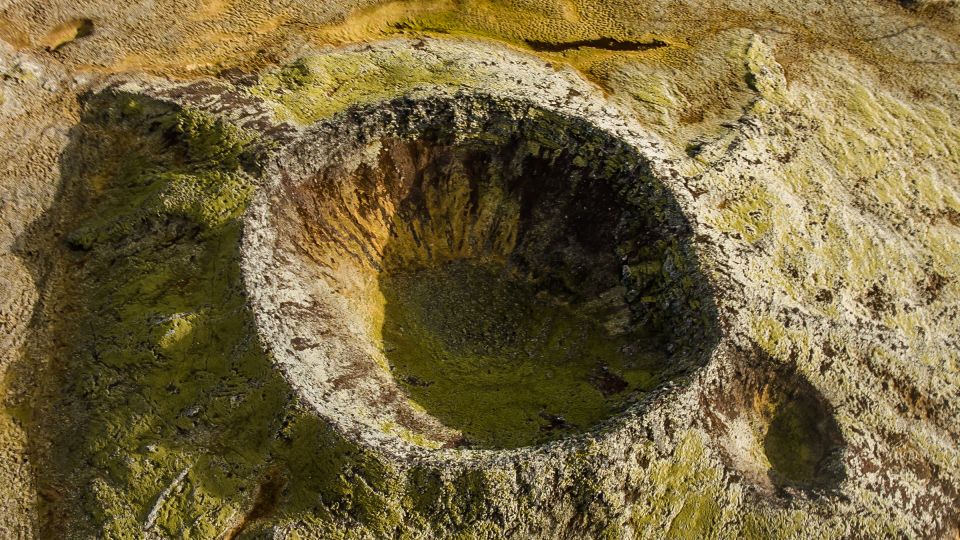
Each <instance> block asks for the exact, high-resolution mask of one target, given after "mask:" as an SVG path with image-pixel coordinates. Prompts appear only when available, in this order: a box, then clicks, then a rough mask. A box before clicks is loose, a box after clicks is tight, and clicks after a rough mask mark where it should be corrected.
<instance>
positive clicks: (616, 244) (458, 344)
mask: <svg viewBox="0 0 960 540" xmlns="http://www.w3.org/2000/svg"><path fill="white" fill-rule="evenodd" d="M455 135H459V136H458V137H457V138H455V137H454V136H455ZM378 159H379V161H378V164H377V165H376V166H375V167H371V166H367V165H362V166H360V167H359V168H358V169H357V171H356V172H355V174H356V179H355V182H356V185H357V186H358V187H359V190H360V192H361V193H367V192H372V191H376V190H377V189H379V188H372V187H370V186H380V185H385V186H386V191H387V192H388V193H390V194H391V196H392V197H393V198H394V202H392V204H393V205H394V207H395V212H394V213H393V215H392V224H391V226H390V235H389V240H388V242H387V243H386V245H385V247H384V248H383V255H382V259H381V261H380V265H379V273H378V276H377V284H378V287H379V289H380V292H381V293H382V295H383V298H384V301H385V305H384V315H383V324H382V327H381V328H380V332H381V337H382V351H383V353H384V357H385V358H386V360H387V362H388V364H389V368H390V370H391V372H392V374H393V376H394V378H395V379H396V380H397V381H398V382H399V384H400V385H401V387H402V388H403V389H404V390H405V391H406V393H407V394H408V395H409V397H410V399H411V400H412V401H414V402H415V404H417V405H419V406H421V407H423V408H424V409H426V411H427V412H428V413H430V414H431V415H433V416H434V417H435V418H437V419H438V420H440V421H441V422H442V423H444V424H445V425H446V426H448V427H451V428H454V429H456V430H459V431H460V432H461V433H462V439H461V440H460V441H459V444H460V445H466V446H474V447H486V448H512V447H520V446H527V445H533V444H539V443H543V442H546V441H549V440H553V439H557V438H560V437H564V436H567V435H570V434H572V433H577V432H582V431H586V430H589V429H591V428H594V427H596V426H598V425H599V424H601V423H602V422H604V421H605V420H606V419H608V418H609V417H611V416H615V415H616V414H618V413H620V412H623V411H624V410H626V409H628V408H630V407H631V406H632V405H634V404H637V403H639V402H641V401H642V400H643V398H644V397H645V396H646V395H648V394H649V393H650V392H651V391H652V390H654V389H656V388H657V387H659V386H660V385H662V384H663V383H665V382H666V381H669V380H674V379H678V378H682V377H683V376H685V375H686V374H688V373H690V372H691V370H692V369H694V368H696V367H698V366H701V365H703V364H704V363H705V362H706V360H707V359H708V358H709V353H710V351H711V350H712V349H713V347H714V345H715V343H716V336H717V330H716V328H715V322H714V321H715V315H714V305H713V298H712V296H711V293H710V289H709V286H708V284H707V280H706V279H705V278H704V276H702V275H701V274H700V270H699V265H698V263H697V260H696V256H695V254H694V252H693V250H692V248H691V246H690V235H691V229H690V226H689V224H688V223H687V221H686V220H685V219H684V218H683V214H682V213H681V211H680V209H679V207H678V205H677V203H676V201H675V200H674V199H673V197H672V196H671V194H670V192H669V190H668V189H667V188H666V187H665V186H663V185H662V184H661V183H660V182H659V181H658V180H656V179H655V178H654V177H653V176H652V175H651V174H650V172H649V170H648V168H647V167H646V164H645V163H646V162H645V160H644V159H643V158H642V157H641V156H639V155H638V154H637V153H636V152H635V151H634V150H633V149H631V148H630V147H629V146H628V145H626V144H624V143H623V142H621V141H618V140H616V139H614V138H613V137H611V136H610V135H607V134H605V133H603V132H601V131H600V130H598V129H597V128H595V127H593V126H590V125H589V124H587V123H586V122H583V121H580V120H574V119H569V118H564V117H561V116H558V115H555V114H551V113H546V112H543V111H534V113H532V114H530V115H529V116H528V117H527V118H525V119H523V120H522V121H520V122H517V121H516V120H515V119H507V118H497V117H496V116H495V115H494V116H492V119H491V120H490V124H489V125H487V126H485V127H484V129H483V130H482V131H481V132H479V133H468V134H464V133H460V134H455V133H453V132H452V131H451V130H443V129H437V130H433V131H430V132H429V133H426V134H424V135H422V136H420V137H419V138H417V139H415V140H414V139H405V138H392V139H387V140H384V141H382V149H381V151H380V155H379V158H378ZM375 169H378V170H375ZM365 186H366V187H365ZM361 200H366V198H365V197H364V196H363V195H361Z"/></svg>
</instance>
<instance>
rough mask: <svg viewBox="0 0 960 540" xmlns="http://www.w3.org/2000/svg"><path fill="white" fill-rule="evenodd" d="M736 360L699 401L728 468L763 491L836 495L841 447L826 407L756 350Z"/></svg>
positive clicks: (790, 370)
mask: <svg viewBox="0 0 960 540" xmlns="http://www.w3.org/2000/svg"><path fill="white" fill-rule="evenodd" d="M736 356H737V357H738V361H737V362H730V363H729V364H727V365H726V368H725V371H724V372H723V373H722V374H721V375H720V376H719V378H718V381H717V382H716V386H715V387H713V388H712V389H711V390H710V391H709V392H708V393H706V394H705V396H704V399H703V406H704V408H705V410H707V411H709V412H708V417H709V422H708V424H709V426H710V429H711V431H713V432H714V433H715V435H716V438H717V440H718V441H719V442H721V446H722V448H723V451H724V452H723V454H724V455H725V456H726V458H727V460H728V463H729V465H730V466H732V467H733V468H734V469H736V470H738V471H740V472H741V473H742V474H743V476H745V477H746V478H747V479H748V480H751V482H752V483H753V484H754V485H755V486H757V487H758V488H759V489H760V490H761V491H774V492H777V493H779V494H781V495H787V494H789V493H790V492H791V491H794V490H803V491H813V492H823V491H829V490H832V489H835V488H837V487H838V486H839V485H840V483H841V482H842V481H843V479H844V478H845V476H846V473H845V469H844V465H843V454H844V448H845V447H846V442H845V440H844V438H843V435H842V433H841V431H840V427H839V425H838V424H837V421H836V419H835V418H834V414H833V409H832V407H831V406H830V404H829V402H827V400H826V399H825V398H824V396H823V395H822V394H821V393H820V391H819V390H817V389H816V388H815V387H814V386H813V385H812V384H811V383H810V381H808V380H807V378H806V377H804V376H803V375H802V374H801V373H800V372H798V371H797V370H796V368H795V367H794V366H792V365H787V364H783V363H780V362H777V361H775V360H774V359H773V358H771V357H770V356H769V355H768V354H767V353H766V352H764V351H763V350H761V349H760V348H759V347H756V346H754V347H753V348H752V350H750V351H739V352H738V353H737V354H736ZM761 456H762V457H761Z"/></svg>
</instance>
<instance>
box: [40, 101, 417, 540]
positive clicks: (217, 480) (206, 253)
mask: <svg viewBox="0 0 960 540" xmlns="http://www.w3.org/2000/svg"><path fill="white" fill-rule="evenodd" d="M84 121H85V123H84V124H83V129H82V134H83V136H82V137H79V138H78V139H77V140H75V141H74V143H73V144H75V145H76V147H75V148H74V149H73V150H72V152H68V154H67V156H68V157H67V158H66V159H76V160H77V162H76V163H70V164H69V165H68V167H70V168H71V170H75V171H76V176H74V177H73V178H72V182H73V183H72V184H71V185H70V186H69V187H68V188H67V189H66V190H65V195H64V196H63V198H62V200H61V201H60V202H59V203H58V208H57V209H56V210H57V211H58V212H62V215H63V216H64V218H65V226H66V227H67V228H68V229H72V233H70V234H69V235H68V241H67V244H68V245H69V246H71V247H72V248H73V251H72V253H71V254H69V255H68V257H67V260H69V261H70V262H69V264H68V266H67V271H66V273H65V274H64V278H63V280H64V281H63V283H62V284H61V285H60V290H62V294H61V296H62V298H61V300H62V301H60V302H58V305H59V306H62V310H63V311H62V314H63V315H62V317H61V318H60V319H59V322H58V323H57V327H56V328H54V331H55V333H56V335H58V336H62V337H63V338H64V339H66V340H67V343H68V348H67V355H66V357H65V358H68V359H69V361H65V362H63V363H61V364H59V365H57V367H56V370H55V372H54V373H52V374H51V375H50V377H51V381H52V384H51V392H52V394H51V395H50V396H48V399H50V400H52V402H53V403H55V406H54V407H55V410H56V411H58V413H57V414H56V415H50V416H48V417H46V418H41V419H38V422H40V424H39V425H37V426H36V428H37V431H35V432H38V433H45V434H46V436H47V437H49V438H50V440H51V448H52V449H53V450H52V453H51V454H50V455H49V456H46V457H45V458H44V459H43V460H41V463H42V468H41V473H42V474H41V478H43V480H42V481H41V484H43V485H50V486H56V487H55V488H54V487H51V488H50V489H52V490H56V491H57V492H59V493H60V496H59V497H58V498H53V499H50V500H45V502H44V506H45V507H46V508H45V510H44V512H45V515H51V516H53V515H56V516H58V518H57V521H56V523H57V524H59V523H61V522H64V521H65V522H67V523H70V524H71V525H70V526H71V528H72V529H74V530H80V531H87V532H89V533H90V535H91V536H96V535H101V534H102V535H106V536H109V537H116V538H133V537H137V538H139V537H141V536H142V534H141V532H140V531H142V530H144V529H150V530H151V531H152V532H153V533H155V534H158V535H160V536H163V537H174V536H187V537H204V538H208V537H215V536H216V535H218V534H220V533H221V532H222V531H225V530H228V529H230V528H231V527H234V526H237V524H238V523H241V522H242V517H243V516H244V515H245V514H246V513H247V512H248V511H249V510H250V505H251V503H252V498H253V496H254V494H255V493H256V492H257V491H258V486H259V485H260V483H261V482H262V477H263V472H264V471H266V470H268V469H269V470H274V469H276V470H280V471H281V474H282V476H283V478H285V486H286V487H285V489H284V490H282V492H281V493H279V494H278V497H279V500H277V501H273V502H272V504H273V506H272V508H273V509H272V510H271V512H270V513H269V515H265V516H263V517H261V518H260V522H261V523H260V524H261V525H262V524H263V523H262V522H270V521H271V520H272V521H273V522H282V521H289V520H297V519H311V520H318V521H319V522H321V523H322V522H324V521H330V522H332V521H333V519H332V518H331V516H333V515H335V514H340V515H344V514H345V515H349V516H352V517H353V518H354V519H355V520H356V521H357V522H358V523H362V524H363V526H364V527H366V528H369V530H371V531H376V535H378V536H380V535H385V534H387V532H388V531H391V530H392V529H393V528H395V526H396V524H397V521H398V518H397V514H396V512H395V511H393V510H391V508H393V507H395V506H396V505H394V504H392V503H391V502H390V501H389V500H387V499H385V497H388V496H391V495H390V494H391V493H395V491H396V489H395V487H394V485H395V484H396V482H395V481H393V482H392V481H391V474H392V473H391V472H390V471H388V470H385V469H383V467H382V465H380V464H379V463H378V462H377V461H376V460H373V459H372V458H370V457H369V456H365V455H363V454H362V453H361V452H358V451H357V450H356V448H354V447H353V446H352V445H349V444H347V443H345V442H344V441H342V440H340V439H339V438H338V437H336V436H335V435H334V434H333V433H332V432H331V431H329V429H328V428H325V427H324V426H322V424H321V423H320V421H319V419H317V418H315V417H313V416H311V415H310V414H309V413H307V412H305V411H303V410H301V408H300V407H299V406H298V405H297V404H296V402H295V401H294V400H293V398H292V396H291V393H290V390H289V388H288V386H287V384H286V382H285V381H283V379H282V378H281V377H280V376H279V375H278V374H277V373H276V372H275V370H274V369H273V366H272V365H271V362H270V359H269V358H268V357H267V355H266V354H265V353H264V351H263V350H262V349H261V347H260V345H259V343H258V341H257V339H256V334H255V331H254V328H253V321H252V317H251V314H250V312H249V310H248V308H247V306H246V302H245V298H244V295H243V292H242V291H243V286H242V283H241V278H240V270H239V264H238V261H239V253H238V247H239V238H240V223H239V220H238V217H239V216H240V214H241V213H242V212H243V210H244V208H245V207H246V204H247V202H248V200H249V195H250V193H251V192H252V189H253V187H252V184H251V182H250V178H251V174H255V173H256V162H255V156H256V151H257V150H256V149H255V148H254V145H255V144H256V141H255V140H254V139H253V138H252V137H250V136H249V135H247V134H244V133H242V132H241V131H239V130H237V129H235V128H233V127H231V126H228V125H225V124H223V123H221V122H220V121H216V120H214V119H212V118H210V117H208V116H206V115H204V114H202V113H199V112H197V111H189V110H188V111H183V110H177V109H174V108H172V107H169V106H166V105H163V104H159V103H156V102H151V101H149V100H144V99H132V98H129V97H128V96H123V95H120V96H108V97H102V96H101V97H99V98H97V99H95V100H94V101H92V102H91V104H90V106H89V110H88V113H87V114H86V116H85V119H84ZM91 153H92V155H91ZM77 248H79V249H77ZM86 486H93V489H87V488H86ZM305 516H306V517H305ZM325 516H326V517H325ZM342 521H343V520H342V518H339V521H338V522H342ZM45 526H46V527H53V526H54V522H53V521H50V522H48V523H46V524H45ZM245 526H246V527H247V528H248V529H250V530H254V529H255V528H256V527H257V525H256V524H245ZM321 528H322V527H321ZM48 532H51V534H52V529H50V530H48Z"/></svg>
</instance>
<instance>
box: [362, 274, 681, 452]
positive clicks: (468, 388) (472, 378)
mask: <svg viewBox="0 0 960 540" xmlns="http://www.w3.org/2000/svg"><path fill="white" fill-rule="evenodd" d="M380 284H381V290H382V291H383V294H384V297H385V298H386V301H387V304H386V308H385V309H386V313H385V322H384V327H383V339H384V353H385V355H386V357H387V359H388V360H389V362H390V365H391V368H392V370H393V372H394V375H395V377H396V378H397V379H398V380H399V381H400V382H401V383H402V384H403V385H404V387H405V388H406V389H407V391H408V392H409V394H410V395H411V397H412V398H413V399H414V400H415V401H416V402H417V403H419V404H420V405H422V406H423V407H424V408H425V409H426V410H427V411H428V412H430V413H431V414H432V415H434V416H435V417H437V418H438V419H440V420H441V421H442V422H444V424H446V425H447V426H450V427H453V428H455V429H459V430H461V431H462V432H463V434H464V437H465V438H466V440H467V441H468V442H470V443H473V444H476V445H478V446H489V447H516V446H523V445H529V444H536V443H540V442H544V441H547V440H551V439H554V438H557V437H561V436H565V435H568V434H570V433H571V432H575V431H580V430H584V429H587V428H589V427H591V426H593V425H595V424H596V423H597V422H599V421H600V420H602V419H603V418H605V417H607V416H609V415H611V414H612V413H614V412H616V411H618V410H620V409H622V408H623V407H624V406H625V405H626V404H627V403H630V402H631V401H633V400H634V399H637V398H638V397H639V396H640V395H642V393H643V392H644V391H647V390H650V389H652V388H653V387H654V386H656V385H657V384H658V383H660V382H662V380H663V378H664V373H663V372H664V371H665V365H666V364H665V362H664V359H663V355H662V352H660V350H659V349H658V347H657V340H656V339H654V338H653V337H652V336H649V335H646V334H644V333H642V332H641V331H633V332H630V333H625V334H618V335H611V334H610V332H609V331H608V330H606V329H605V328H604V327H603V326H602V324H601V323H600V322H599V321H601V320H603V319H604V318H606V317H605V316H604V313H603V308H602V307H601V308H599V309H597V308H594V309H593V310H591V309H589V308H585V307H580V308H574V307H571V306H569V305H565V304H562V303H560V302H558V301H557V300H551V299H550V298H548V297H546V296H544V295H543V294H540V295H538V293H537V290H536V289H535V287H534V285H533V284H532V283H527V282H525V281H524V280H523V279H522V278H517V277H513V276H511V275H510V274H509V272H508V271H507V270H505V269H503V268H502V267H499V266H497V265H495V264H491V263H487V264H482V263H480V264H478V263H472V262H470V263H468V262H452V263H447V264H445V265H443V266H441V267H438V268H429V269H423V270H420V271H415V272H411V273H398V274H387V275H384V276H382V277H381V279H380ZM625 350H631V351H632V352H630V353H626V354H625V353H624V352H622V351H625Z"/></svg>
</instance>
